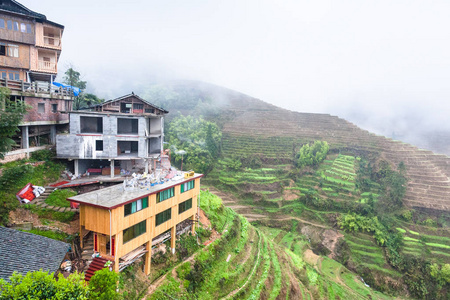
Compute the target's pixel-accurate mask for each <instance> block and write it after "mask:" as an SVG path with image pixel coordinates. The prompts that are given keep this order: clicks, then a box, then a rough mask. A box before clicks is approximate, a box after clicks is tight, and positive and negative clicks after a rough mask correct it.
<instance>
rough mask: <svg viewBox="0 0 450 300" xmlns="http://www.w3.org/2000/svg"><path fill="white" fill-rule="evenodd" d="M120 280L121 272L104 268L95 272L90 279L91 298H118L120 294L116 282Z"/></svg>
mask: <svg viewBox="0 0 450 300" xmlns="http://www.w3.org/2000/svg"><path fill="white" fill-rule="evenodd" d="M118 280H119V274H117V273H116V272H114V271H110V270H109V269H108V268H104V269H102V270H99V271H97V272H95V274H94V276H92V277H91V280H90V281H89V290H90V297H89V299H91V300H96V299H98V300H103V299H104V300H109V299H118V298H119V294H118V293H117V292H116V288H117V286H116V284H117V281H118Z"/></svg>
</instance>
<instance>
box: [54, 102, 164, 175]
mask: <svg viewBox="0 0 450 300" xmlns="http://www.w3.org/2000/svg"><path fill="white" fill-rule="evenodd" d="M166 113H168V111H166V110H164V109H162V108H159V107H157V106H155V105H153V104H151V103H149V102H147V101H146V100H144V99H142V98H140V97H138V96H137V95H134V94H129V95H126V96H123V97H120V98H117V99H114V100H109V101H106V102H104V103H102V104H101V105H99V106H97V107H95V108H94V109H93V110H91V111H81V110H80V111H71V112H70V113H69V118H70V126H69V127H70V129H69V133H64V134H58V135H57V138H56V154H57V157H58V158H64V159H68V160H70V161H73V162H74V167H73V168H74V170H73V171H74V174H75V175H76V176H78V175H79V174H84V173H86V172H88V173H90V174H95V173H100V174H102V175H111V177H114V175H118V174H119V173H120V170H128V171H145V172H149V168H152V166H153V164H154V160H155V159H157V158H160V156H161V152H162V150H163V139H164V115H165V114H166Z"/></svg>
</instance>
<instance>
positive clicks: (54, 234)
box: [22, 228, 71, 242]
mask: <svg viewBox="0 0 450 300" xmlns="http://www.w3.org/2000/svg"><path fill="white" fill-rule="evenodd" d="M22 231H25V232H29V233H33V234H37V235H41V236H45V237H48V238H51V239H54V240H58V241H63V242H68V241H69V240H70V239H71V237H70V236H69V235H68V234H66V233H64V232H62V231H52V230H40V229H36V228H33V229H31V230H22Z"/></svg>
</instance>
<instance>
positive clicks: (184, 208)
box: [178, 198, 192, 214]
mask: <svg viewBox="0 0 450 300" xmlns="http://www.w3.org/2000/svg"><path fill="white" fill-rule="evenodd" d="M191 208H192V198H191V199H189V200H186V201H184V202H181V203H180V204H178V214H181V213H184V212H185V211H187V210H188V209H191Z"/></svg>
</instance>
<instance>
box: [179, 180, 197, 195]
mask: <svg viewBox="0 0 450 300" xmlns="http://www.w3.org/2000/svg"><path fill="white" fill-rule="evenodd" d="M194 187H195V180H191V181H189V182H185V183H183V184H182V185H181V192H182V193H184V192H186V191H189V190H192V189H193V188H194Z"/></svg>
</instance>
